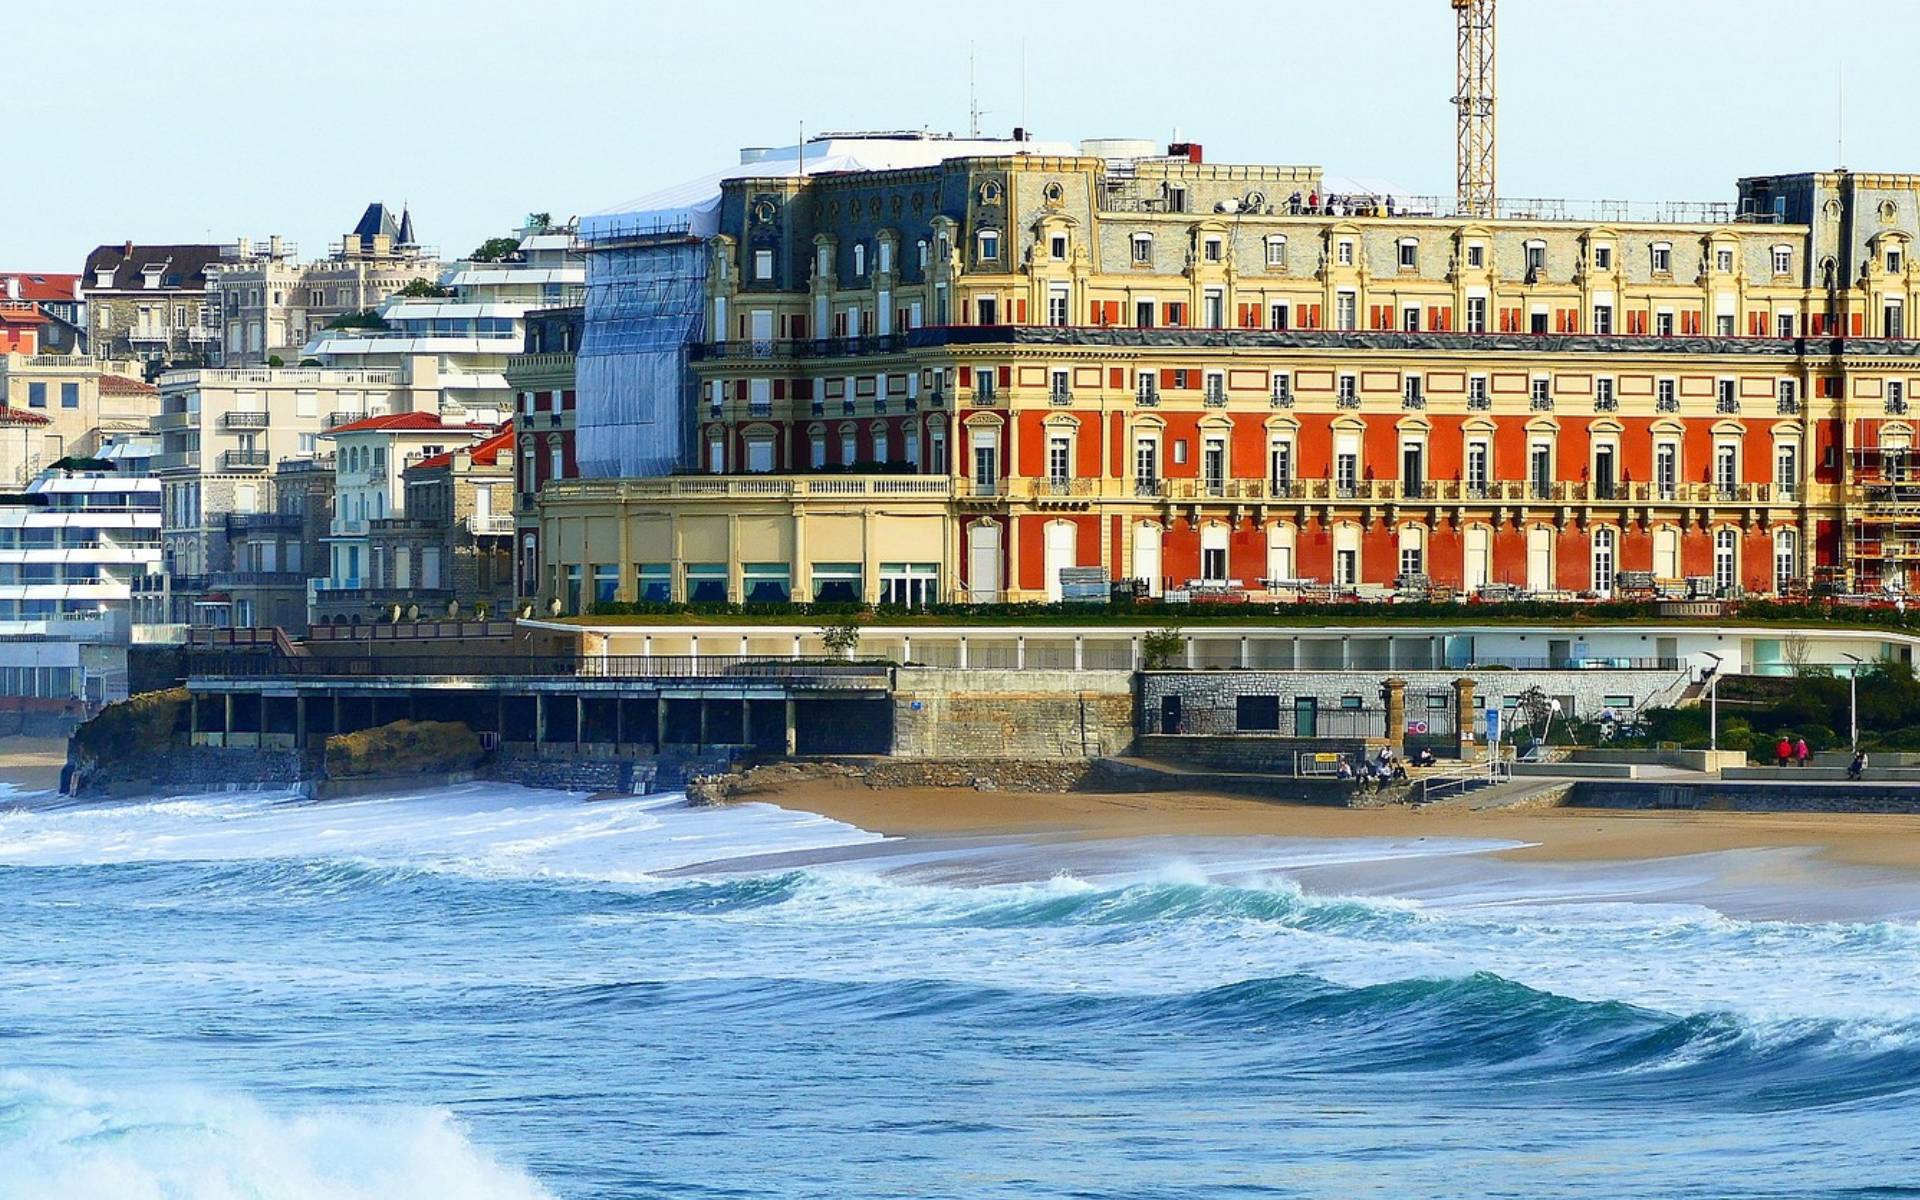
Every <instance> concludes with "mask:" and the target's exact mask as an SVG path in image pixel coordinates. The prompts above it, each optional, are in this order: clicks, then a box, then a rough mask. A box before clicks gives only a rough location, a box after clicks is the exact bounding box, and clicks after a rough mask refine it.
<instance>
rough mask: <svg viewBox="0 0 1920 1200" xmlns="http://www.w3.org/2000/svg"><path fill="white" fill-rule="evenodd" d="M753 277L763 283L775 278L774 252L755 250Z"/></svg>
mask: <svg viewBox="0 0 1920 1200" xmlns="http://www.w3.org/2000/svg"><path fill="white" fill-rule="evenodd" d="M753 277H754V278H755V279H758V280H761V281H762V282H764V281H766V280H769V279H772V278H773V251H771V250H755V251H754V252H753Z"/></svg>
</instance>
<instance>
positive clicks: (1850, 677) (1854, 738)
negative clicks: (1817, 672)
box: [1840, 650, 1866, 754]
mask: <svg viewBox="0 0 1920 1200" xmlns="http://www.w3.org/2000/svg"><path fill="white" fill-rule="evenodd" d="M1840 657H1841V658H1850V659H1852V660H1853V670H1851V671H1848V672H1847V744H1848V745H1849V746H1851V747H1852V748H1853V752H1854V753H1855V754H1858V753H1860V668H1861V667H1862V666H1863V665H1864V664H1865V663H1866V660H1865V659H1863V658H1860V657H1859V656H1858V655H1853V654H1848V653H1847V652H1846V651H1845V650H1842V651H1841V652H1840Z"/></svg>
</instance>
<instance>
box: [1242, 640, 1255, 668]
mask: <svg viewBox="0 0 1920 1200" xmlns="http://www.w3.org/2000/svg"><path fill="white" fill-rule="evenodd" d="M1252 665H1253V654H1252V648H1251V639H1249V638H1248V637H1247V635H1246V634H1244V633H1243V634H1241V635H1240V669H1241V670H1242V671H1244V670H1246V669H1247V668H1248V667H1251V666H1252Z"/></svg>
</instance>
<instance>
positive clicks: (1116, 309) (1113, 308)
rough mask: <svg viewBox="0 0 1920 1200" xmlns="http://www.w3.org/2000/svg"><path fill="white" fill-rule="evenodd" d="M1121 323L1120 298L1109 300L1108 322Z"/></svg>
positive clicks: (1112, 323) (1111, 323) (1110, 323)
mask: <svg viewBox="0 0 1920 1200" xmlns="http://www.w3.org/2000/svg"><path fill="white" fill-rule="evenodd" d="M1119 323H1120V302H1119V301H1118V300H1109V301H1107V324H1109V325H1118V324H1119Z"/></svg>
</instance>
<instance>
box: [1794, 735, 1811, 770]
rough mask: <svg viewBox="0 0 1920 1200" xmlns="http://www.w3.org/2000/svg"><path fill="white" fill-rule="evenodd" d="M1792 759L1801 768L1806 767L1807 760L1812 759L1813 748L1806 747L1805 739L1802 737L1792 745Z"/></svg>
mask: <svg viewBox="0 0 1920 1200" xmlns="http://www.w3.org/2000/svg"><path fill="white" fill-rule="evenodd" d="M1793 757H1794V759H1795V760H1796V761H1798V762H1799V764H1800V765H1801V766H1803V767H1804V766H1806V765H1807V760H1808V759H1810V758H1812V757H1813V747H1811V746H1809V745H1807V739H1806V738H1804V737H1803V738H1801V739H1800V740H1799V741H1797V742H1795V743H1794V744H1793Z"/></svg>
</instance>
